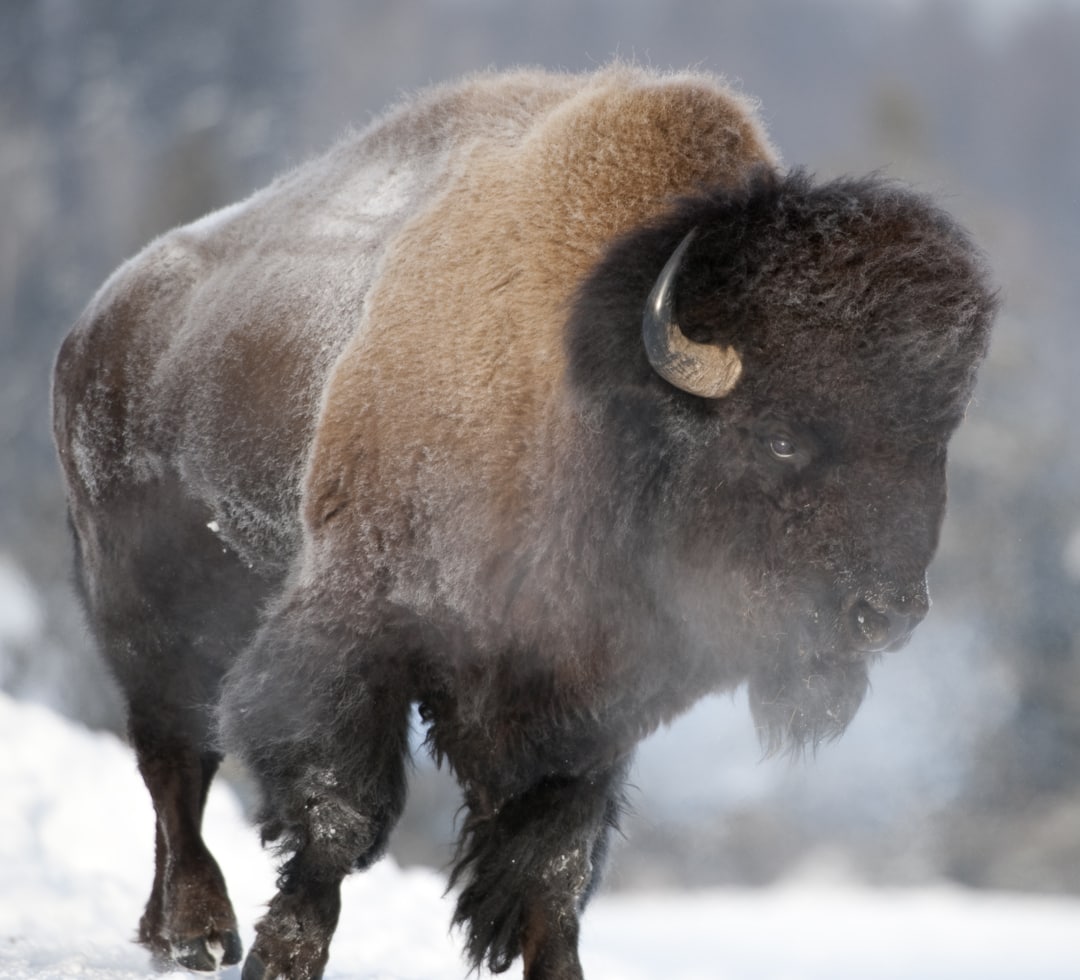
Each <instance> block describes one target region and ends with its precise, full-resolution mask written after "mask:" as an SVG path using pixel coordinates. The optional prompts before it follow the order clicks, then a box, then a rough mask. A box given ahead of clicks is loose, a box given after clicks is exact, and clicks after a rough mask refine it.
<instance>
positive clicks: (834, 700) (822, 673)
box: [748, 651, 869, 755]
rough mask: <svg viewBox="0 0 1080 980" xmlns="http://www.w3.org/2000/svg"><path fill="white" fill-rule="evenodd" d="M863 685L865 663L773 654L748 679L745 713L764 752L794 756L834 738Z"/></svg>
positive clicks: (852, 714)
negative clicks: (748, 703) (749, 711)
mask: <svg viewBox="0 0 1080 980" xmlns="http://www.w3.org/2000/svg"><path fill="white" fill-rule="evenodd" d="M868 686H869V680H868V669H867V663H866V661H865V660H856V661H849V662H827V661H823V660H821V659H818V658H811V659H809V660H805V659H802V658H800V657H798V656H792V655H789V654H787V652H786V651H785V652H781V651H776V652H775V653H774V655H773V656H769V657H763V658H761V660H760V662H759V663H758V664H757V665H755V668H754V669H753V670H752V671H751V674H750V677H749V684H748V687H749V694H750V710H751V712H752V714H753V718H754V724H755V726H756V727H757V732H758V737H759V738H760V740H761V744H762V748H764V750H765V751H766V753H767V754H770V755H772V754H775V753H777V752H781V751H786V752H788V753H790V754H798V753H801V752H803V751H805V749H806V747H807V746H810V747H812V748H815V749H816V748H817V746H818V745H819V744H820V743H821V742H823V741H832V740H833V739H836V738H839V737H840V736H841V735H842V734H843V733H844V730H845V729H846V728H847V726H848V724H849V723H850V722H851V719H852V718H854V717H855V712H856V711H858V709H859V705H860V704H862V700H863V698H864V697H865V695H866V691H867V688H868Z"/></svg>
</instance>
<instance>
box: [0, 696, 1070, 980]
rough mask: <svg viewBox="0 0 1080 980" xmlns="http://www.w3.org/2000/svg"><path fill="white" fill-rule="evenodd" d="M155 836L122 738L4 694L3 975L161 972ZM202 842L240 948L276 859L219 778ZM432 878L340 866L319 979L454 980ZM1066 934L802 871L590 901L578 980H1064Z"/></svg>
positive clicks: (1065, 911)
mask: <svg viewBox="0 0 1080 980" xmlns="http://www.w3.org/2000/svg"><path fill="white" fill-rule="evenodd" d="M152 831H153V817H152V813H151V810H150V806H149V802H148V800H147V798H146V794H145V792H144V790H143V787H142V784H141V782H140V780H139V777H138V774H137V772H136V770H135V765H134V760H133V758H132V756H131V754H130V752H129V751H128V749H127V748H126V747H125V746H124V745H123V744H122V743H121V742H119V741H118V740H117V739H115V738H113V737H112V736H109V735H104V734H94V733H90V732H88V731H86V730H85V729H82V728H80V727H78V726H76V725H73V724H72V723H70V722H68V721H66V720H64V719H62V718H61V717H59V716H58V715H56V714H54V713H53V712H51V711H50V710H48V709H47V708H44V707H40V706H37V705H33V704H28V703H24V702H18V701H14V700H12V699H10V698H8V697H7V696H6V695H0V977H3V978H10V980H24V978H31V977H32V978H40V980H70V978H74V977H78V978H82V980H135V978H149V977H156V976H159V975H158V974H154V973H153V971H152V970H151V967H150V964H149V962H148V959H147V957H146V956H145V955H144V953H143V952H142V951H141V950H140V949H139V948H138V947H137V946H134V945H133V944H132V943H131V942H130V937H131V935H132V933H133V930H134V926H135V923H136V921H137V919H138V916H139V913H140V911H141V906H142V902H143V900H144V899H145V897H146V892H147V891H148V890H149V883H150V872H151V867H152V851H153V842H152ZM207 838H208V840H209V842H210V846H211V847H212V849H213V850H214V851H215V853H216V854H217V856H218V858H219V860H220V862H221V864H222V866H223V868H224V871H225V875H226V878H227V879H228V881H229V885H230V891H231V894H232V897H233V900H234V903H235V904H236V907H237V913H238V915H239V917H240V921H241V928H242V930H243V933H244V939H245V941H246V942H249V943H250V940H251V935H252V926H253V924H254V921H255V920H256V918H257V917H258V915H259V911H260V905H261V903H263V902H265V901H266V899H267V898H268V897H269V896H270V895H271V893H272V890H273V868H272V863H271V860H270V857H269V855H268V854H266V853H265V852H263V851H262V850H261V849H260V847H259V845H258V843H257V841H256V835H255V834H254V833H253V832H252V830H251V829H250V828H249V827H248V826H246V825H245V823H244V820H243V817H242V816H241V813H240V809H239V807H238V805H237V802H236V800H235V799H234V797H233V796H232V794H231V792H230V791H229V790H228V788H227V787H224V786H222V787H219V788H217V789H216V790H215V792H214V793H213V794H212V795H211V799H210V803H209V807H208V813H207ZM443 890H444V882H443V880H442V879H441V877H440V876H439V875H437V874H434V873H432V872H427V871H416V870H410V871H403V870H401V869H399V868H397V867H395V866H394V865H393V864H391V863H389V862H383V863H382V864H380V865H378V866H376V867H375V868H374V869H373V870H372V871H370V872H368V873H367V874H366V875H362V876H355V877H354V878H352V879H350V880H349V881H348V882H347V887H346V891H345V905H344V911H343V914H342V920H341V925H340V927H339V931H338V935H337V937H336V939H335V942H334V946H333V951H332V955H331V959H330V964H329V967H328V971H327V977H328V980H330V978H334V977H349V978H359V980H375V978H379V980H391V978H393V980H444V978H446V980H449V978H461V977H464V976H465V974H466V966H465V965H464V963H463V962H462V960H461V958H460V955H459V952H458V948H459V943H458V938H459V937H457V936H455V935H454V934H452V933H450V932H449V931H448V927H447V923H448V921H449V917H450V912H451V900H450V899H449V898H446V897H444V896H443ZM1078 939H1080V901H1077V900H1068V899H1055V900H1050V899H1039V898H1032V897H1020V896H1005V895H988V894H972V893H968V892H964V891H960V890H957V889H954V888H948V887H940V888H933V889H921V890H913V891H891V892H881V891H871V890H866V889H861V888H858V887H856V886H853V885H850V884H847V885H838V884H835V883H833V884H828V883H826V882H823V881H820V880H819V881H813V880H802V881H799V882H792V883H790V884H788V885H787V886H785V887H781V888H775V889H770V890H767V891H758V892H749V891H708V892H700V893H672V894H632V895H610V896H602V897H601V898H599V899H598V900H597V901H596V902H595V903H594V904H593V905H592V907H591V908H590V909H589V911H588V913H587V915H586V920H585V928H584V951H583V958H584V962H585V969H586V974H587V975H588V977H589V978H590V980H691V978H695V980H696V978H710V980H718V978H719V980H766V978H768V980H818V978H820V980H825V978H829V980H847V978H852V980H854V978H858V980H868V978H874V980H876V978H895V980H938V978H940V980H945V978H948V980H965V978H976V977H977V978H979V980H1006V978H1008V980H1066V978H1071V980H1076V978H1077V977H1080V946H1078ZM180 975H181V974H178V976H180ZM226 976H228V977H230V980H237V978H238V976H239V972H238V970H236V968H233V969H232V970H231V971H228V972H227V974H226Z"/></svg>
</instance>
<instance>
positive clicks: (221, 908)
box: [54, 66, 994, 980]
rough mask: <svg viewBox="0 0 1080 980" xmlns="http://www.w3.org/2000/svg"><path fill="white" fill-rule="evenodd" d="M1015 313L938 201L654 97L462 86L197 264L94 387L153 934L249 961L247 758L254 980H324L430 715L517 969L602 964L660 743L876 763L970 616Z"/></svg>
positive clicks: (81, 332)
mask: <svg viewBox="0 0 1080 980" xmlns="http://www.w3.org/2000/svg"><path fill="white" fill-rule="evenodd" d="M993 312H994V297H993V293H992V291H991V289H990V287H989V285H988V276H987V273H986V270H985V268H984V264H983V261H982V259H981V257H980V255H979V253H978V251H977V250H976V249H975V248H974V247H973V246H972V244H971V243H970V241H969V239H968V237H967V235H966V234H965V233H964V232H963V231H962V230H961V229H960V228H958V226H957V225H956V224H955V223H954V222H953V221H952V220H951V219H950V218H949V217H947V216H946V215H945V214H943V213H942V212H941V211H940V210H939V209H938V208H937V207H935V206H934V205H933V204H932V203H930V202H929V201H928V200H926V199H925V198H924V197H922V196H920V195H918V194H916V193H914V192H912V191H911V190H908V189H906V188H904V187H901V186H899V185H897V184H896V183H893V182H889V181H886V180H882V179H878V178H871V179H849V180H836V181H831V182H816V181H814V180H812V179H811V178H809V177H808V176H807V175H805V174H803V173H801V172H799V171H793V172H785V171H783V170H781V169H780V166H779V163H778V161H777V158H776V155H775V153H774V151H773V149H772V148H771V146H770V144H769V142H768V140H767V138H766V136H765V133H764V131H763V129H762V127H761V124H760V123H759V121H758V120H757V118H756V116H755V114H754V109H753V106H752V105H751V104H750V103H749V102H748V101H747V100H745V99H744V98H742V97H741V96H739V95H737V94H735V93H734V92H732V91H731V90H730V89H728V88H727V87H725V86H724V85H723V84H722V83H721V82H720V81H718V80H717V79H714V78H711V77H709V76H705V75H698V74H681V75H670V76H666V75H660V74H656V73H653V72H648V71H644V70H639V69H636V68H631V67H626V66H614V67H611V68H609V69H606V70H604V71H601V72H598V73H595V74H591V75H585V76H574V75H555V74H545V73H541V72H517V73H512V74H506V75H496V74H492V75H481V76H478V77H475V78H471V79H469V80H466V81H464V82H461V83H458V84H455V85H450V86H446V87H441V88H436V89H434V90H432V91H429V92H426V93H423V94H421V95H419V96H417V97H416V98H414V99H412V100H410V101H408V102H407V103H405V104H404V105H402V106H400V107H398V108H397V109H395V110H394V111H392V112H390V113H389V114H388V115H386V116H385V117H383V118H382V119H380V120H378V121H376V122H375V123H374V124H373V125H371V126H370V127H369V128H368V129H367V130H365V131H364V132H362V133H360V134H359V135H356V136H351V137H349V138H347V139H345V140H344V141H343V142H341V143H340V144H338V145H337V146H336V147H334V148H333V149H331V150H330V151H329V152H328V153H327V154H326V155H324V156H322V157H320V158H317V159H315V160H312V161H311V162H309V163H307V164H305V165H303V166H301V167H300V168H299V169H297V170H295V171H294V172H292V173H289V174H286V175H285V176H283V177H281V178H280V179H279V180H277V181H276V182H275V183H274V184H272V185H271V186H270V187H268V188H266V189H265V190H262V191H260V192H258V193H256V194H254V195H253V196H252V197H250V198H249V199H247V200H246V201H244V202H242V203H240V204H238V205H234V206H232V207H229V208H226V209H224V210H222V211H219V212H217V213H215V214H212V215H210V216H208V217H206V218H204V219H202V220H200V221H197V222H195V223H194V224H191V225H187V226H185V227H182V228H178V229H176V230H174V231H172V232H170V233H168V234H166V235H164V236H163V237H161V238H159V239H158V240H156V241H154V242H153V243H152V244H150V245H149V246H148V247H147V248H146V249H145V250H144V251H142V252H141V253H140V254H139V255H137V256H136V257H135V258H133V259H132V260H130V261H129V262H127V263H126V264H124V265H123V266H122V267H121V268H120V269H119V270H118V271H117V272H116V273H115V274H114V275H113V276H112V277H111V278H110V279H109V280H108V281H107V282H106V284H105V285H104V286H103V287H102V289H101V290H100V292H99V293H98V295H97V296H96V297H95V298H94V299H93V301H92V302H91V303H90V305H89V307H88V308H87V310H86V311H85V313H84V314H83V315H82V317H81V318H80V320H79V321H78V323H77V324H76V325H75V327H74V329H73V330H72V331H71V333H70V335H69V336H68V337H67V339H66V340H65V342H64V344H63V346H62V348H61V350H60V353H59V357H58V361H57V365H56V372H55V387H54V392H55V405H54V423H55V436H56V443H57V446H58V449H59V453H60V458H61V461H62V464H63V469H64V474H65V477H66V481H67V490H68V502H69V509H70V515H71V523H72V528H73V531H74V538H75V542H76V551H77V568H78V585H79V589H80V592H81V596H82V599H83V601H84V605H85V607H86V610H87V614H88V618H89V621H90V623H91V625H92V628H93V631H94V634H95V637H96V640H97V643H98V644H99V646H100V648H101V650H102V651H103V653H104V655H105V657H106V659H107V661H108V663H109V664H110V666H111V669H112V671H113V673H114V675H115V677H116V678H117V680H118V682H119V684H120V686H121V688H122V689H123V691H124V693H125V695H126V698H127V703H128V706H129V709H130V721H129V730H130V737H131V741H132V743H133V745H134V748H135V751H136V753H137V757H138V763H139V768H140V771H141V773H142V775H143V778H144V780H145V782H146V785H147V787H148V789H149V791H150V794H151V796H152V797H153V802H154V806H155V809H156V813H157V873H156V877H155V879H154V885H153V890H152V892H151V895H150V900H149V902H148V904H147V907H146V911H145V914H144V915H143V918H142V921H141V924H140V929H139V939H140V941H141V942H142V943H143V944H144V945H146V946H147V947H148V948H149V949H150V950H151V951H152V952H153V953H154V955H155V956H156V957H157V958H158V959H159V960H161V961H162V962H164V963H165V964H174V963H175V964H179V965H181V966H185V967H188V968H191V969H195V970H213V969H215V968H217V967H218V966H220V965H222V964H229V963H235V962H238V961H239V959H240V956H241V948H240V941H239V938H238V933H237V925H236V919H235V917H234V914H233V910H232V908H231V906H230V903H229V899H228V897H227V894H226V888H225V883H224V881H223V879H222V875H221V873H220V871H219V869H218V866H217V864H216V863H215V861H214V858H213V857H212V856H211V854H210V853H209V851H208V850H207V848H206V846H205V845H204V843H203V841H202V837H201V832H200V822H201V816H202V809H203V804H204V802H205V799H206V793H207V790H208V787H209V785H210V782H211V779H212V778H213V775H214V773H215V770H216V769H217V766H218V763H219V761H220V759H221V758H222V755H223V753H225V752H233V753H235V754H236V755H237V756H239V757H240V759H241V760H243V762H244V763H245V764H246V766H247V767H248V768H249V769H250V771H251V772H252V774H253V776H254V778H255V779H256V781H257V783H258V785H259V787H260V790H261V794H262V808H261V812H260V815H259V819H260V823H261V827H262V833H263V836H264V839H266V840H273V841H275V842H276V844H277V846H278V847H279V848H280V850H281V853H282V857H283V865H282V870H281V877H280V887H279V891H278V893H277V895H276V896H275V897H274V898H273V900H272V901H271V902H270V905H269V909H268V911H267V913H266V915H265V916H264V917H263V919H262V920H261V921H260V922H259V924H258V926H257V927H256V938H255V942H254V945H253V947H252V949H251V951H250V952H249V954H248V957H247V960H246V962H245V965H244V971H243V975H244V978H245V980H257V978H277V977H280V978H311V977H316V976H318V975H319V974H320V973H321V971H322V970H323V968H324V966H325V964H326V961H327V956H328V949H329V943H330V938H331V935H332V933H333V931H334V928H335V926H336V923H337V919H338V913H339V907H340V898H339V886H340V883H341V880H342V878H343V877H344V876H345V875H346V874H347V873H348V872H349V871H351V870H354V869H358V868H364V867H366V866H368V865H369V864H371V862H373V861H374V860H376V859H377V858H378V857H379V856H380V855H381V854H382V853H383V851H384V850H385V847H386V843H387V838H388V835H389V833H390V830H391V828H392V826H393V824H394V822H395V819H396V818H397V817H398V815H399V813H400V811H401V809H402V806H403V803H404V799H405V788H406V761H407V754H408V732H409V723H410V721H409V720H410V715H411V712H412V710H413V708H414V706H417V705H418V706H419V710H420V715H421V717H422V718H423V720H424V722H425V724H426V726H427V739H428V745H429V747H430V750H431V751H432V753H433V754H434V755H435V757H436V758H437V759H438V760H440V761H443V760H445V762H446V763H447V764H448V765H449V766H450V767H452V769H453V771H454V773H455V774H456V776H457V778H458V780H459V781H460V783H461V785H462V788H463V792H464V798H465V814H466V815H465V818H464V820H463V825H462V829H461V839H460V843H459V848H458V851H457V855H456V858H455V860H454V865H453V872H452V882H453V885H454V887H455V888H456V889H457V893H458V897H457V911H456V919H455V921H456V922H457V923H459V924H461V925H462V926H463V927H464V930H465V937H466V942H467V948H468V953H469V956H470V957H471V960H472V962H473V963H474V964H475V965H481V964H485V963H486V964H487V965H488V966H489V967H491V968H492V969H494V970H502V969H506V968H507V967H508V966H509V965H510V964H511V962H512V961H513V960H514V959H515V958H517V957H518V956H521V957H522V958H523V960H524V971H525V976H526V977H528V978H530V980H542V978H544V980H551V978H558V980H569V978H575V977H580V976H581V968H580V964H579V961H578V955H577V939H578V920H579V913H580V911H581V909H582V908H583V906H584V904H585V902H586V900H587V899H588V897H589V895H590V894H591V893H592V892H593V890H594V889H595V887H596V884H597V880H598V878H599V875H600V872H601V868H602V865H603V862H604V856H605V852H606V849H607V841H608V837H609V835H610V833H611V831H612V829H613V828H614V827H615V826H616V824H617V822H618V819H619V815H620V810H621V807H622V800H623V786H624V779H625V776H626V773H627V769H628V767H629V764H630V760H631V756H632V753H633V751H634V747H635V745H636V744H637V743H638V742H639V741H640V740H641V739H642V738H643V737H644V736H645V735H647V734H648V733H650V732H651V731H653V730H654V729H655V728H656V727H657V726H658V725H660V724H661V723H663V722H666V721H668V720H670V719H672V718H674V717H675V716H677V715H678V714H679V713H680V712H682V711H684V710H685V709H686V708H687V707H689V706H690V705H691V704H692V703H694V702H695V701H696V700H697V699H699V698H700V697H702V696H703V695H704V694H706V693H708V692H713V691H722V690H731V689H732V688H734V687H736V686H737V685H739V684H742V683H744V682H745V683H747V684H748V685H749V691H750V699H751V705H752V708H753V713H754V716H755V720H756V724H757V726H758V728H759V730H760V732H761V735H762V738H763V740H764V742H765V743H766V745H768V746H769V747H770V748H772V749H779V748H784V747H787V748H797V747H798V746H800V745H804V744H806V743H816V742H817V741H819V740H821V739H824V738H829V737H833V736H836V735H838V734H839V733H840V732H841V731H843V729H844V727H845V725H847V723H848V722H849V721H850V719H851V717H852V715H853V714H854V712H855V711H856V709H857V707H858V705H859V703H860V700H861V699H862V697H863V694H864V692H865V690H866V684H867V670H868V665H869V663H870V662H871V661H872V660H873V659H874V658H875V657H876V656H877V655H878V654H880V653H881V652H882V651H885V650H890V649H893V648H894V647H897V646H899V645H900V644H902V643H903V642H904V641H905V640H906V639H907V637H908V636H909V634H910V633H911V631H912V629H913V628H914V627H915V626H916V624H917V623H918V622H919V621H920V620H921V619H922V618H923V616H924V615H925V614H926V612H927V609H928V607H929V598H928V594H927V590H926V579H925V573H926V568H927V565H928V563H929V562H930V560H931V557H932V556H933V553H934V550H935V547H936V544H937V539H938V531H939V527H940V524H941V520H942V514H943V510H944V505H945V452H946V443H947V441H948V439H949V437H950V436H951V434H952V432H953V431H954V429H955V428H956V426H957V424H958V423H959V422H960V420H961V417H962V416H963V414H964V412H965V409H966V406H967V404H968V401H969V399H970V396H971V392H972V388H973V385H974V381H975V374H976V369H977V366H978V364H979V361H980V360H981V358H982V357H983V355H984V352H985V349H986V345H987V338H988V332H989V328H990V323H991V320H992V318H993Z"/></svg>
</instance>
